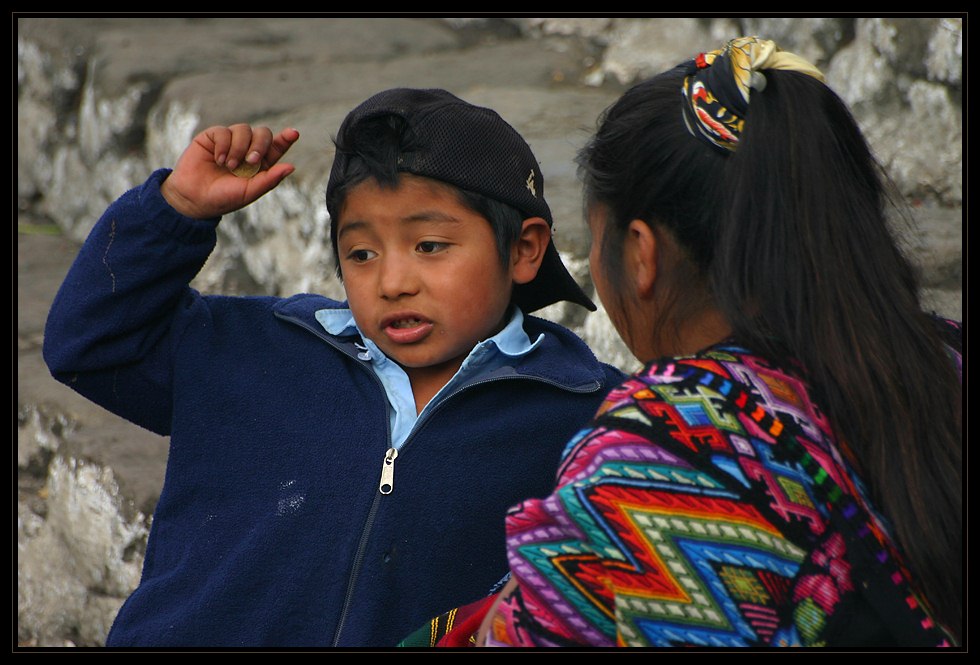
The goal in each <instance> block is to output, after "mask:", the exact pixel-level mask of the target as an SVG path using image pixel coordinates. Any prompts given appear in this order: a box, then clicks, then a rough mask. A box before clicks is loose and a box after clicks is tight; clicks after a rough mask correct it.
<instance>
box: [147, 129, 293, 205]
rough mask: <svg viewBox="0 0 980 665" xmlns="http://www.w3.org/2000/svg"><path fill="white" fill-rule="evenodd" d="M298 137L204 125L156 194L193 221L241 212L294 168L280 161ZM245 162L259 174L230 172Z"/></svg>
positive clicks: (257, 130) (262, 130)
mask: <svg viewBox="0 0 980 665" xmlns="http://www.w3.org/2000/svg"><path fill="white" fill-rule="evenodd" d="M297 139H299V132H297V131H296V130H295V129H284V130H282V131H281V132H280V133H279V134H278V135H277V136H275V137H274V136H273V135H272V130H270V129H269V128H268V127H252V126H250V125H246V124H239V125H232V126H230V127H220V126H216V127H209V128H208V129H205V130H204V131H203V132H201V133H200V134H198V135H197V136H195V137H194V140H193V141H192V142H191V144H190V146H188V147H187V149H186V150H185V151H184V154H182V155H181V156H180V159H178V160H177V165H176V166H175V167H174V170H173V172H172V173H171V174H170V175H169V176H168V177H167V179H166V180H164V181H163V184H162V185H161V186H160V192H161V193H162V194H163V197H164V198H165V199H166V200H167V202H168V203H169V204H170V205H171V206H172V207H173V208H174V209H175V210H177V212H179V213H180V214H182V215H184V216H186V217H193V218H196V219H209V218H212V217H220V216H221V215H224V214H226V213H229V212H232V211H235V210H238V209H239V208H244V207H245V206H247V205H248V204H250V203H252V202H253V201H255V200H256V199H258V198H259V197H261V196H262V195H263V194H265V193H266V192H268V191H270V190H272V189H274V188H275V187H276V186H277V185H278V184H279V183H280V182H282V180H283V179H284V178H285V177H286V176H288V175H289V174H290V173H292V172H293V171H294V170H295V169H294V167H293V165H292V164H280V163H279V159H280V158H281V157H282V156H283V155H284V154H285V153H286V151H287V150H289V148H290V146H292V144H293V143H295V142H296V140H297ZM245 163H248V164H253V165H254V164H258V165H259V167H260V170H259V172H258V173H256V174H255V175H254V176H252V177H250V178H248V177H239V176H236V175H235V174H234V173H232V169H234V168H236V167H238V166H239V165H242V164H245Z"/></svg>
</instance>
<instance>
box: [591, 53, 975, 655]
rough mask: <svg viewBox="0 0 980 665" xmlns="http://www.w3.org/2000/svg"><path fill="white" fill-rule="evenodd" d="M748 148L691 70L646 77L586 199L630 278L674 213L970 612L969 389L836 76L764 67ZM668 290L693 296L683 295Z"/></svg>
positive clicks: (950, 593) (610, 253) (957, 613)
mask: <svg viewBox="0 0 980 665" xmlns="http://www.w3.org/2000/svg"><path fill="white" fill-rule="evenodd" d="M764 74H765V77H766V79H767V86H766V88H765V90H764V91H763V92H756V91H753V94H752V98H751V101H750V104H749V111H748V114H747V115H746V118H745V129H744V131H743V134H742V137H741V140H740V143H739V147H738V149H737V151H735V152H734V153H725V154H723V153H722V151H720V150H718V149H716V148H713V147H711V146H709V145H707V144H706V143H703V142H702V141H700V140H698V139H696V138H694V137H693V136H692V135H691V134H690V133H689V132H688V131H687V129H686V127H685V125H684V121H683V119H682V110H681V103H682V95H681V92H680V90H681V81H682V77H683V72H682V70H680V69H676V70H672V71H669V72H665V73H664V74H661V75H660V76H657V77H654V78H653V79H650V80H648V81H645V82H643V83H640V84H638V85H637V86H635V87H634V88H632V89H631V90H629V91H627V92H626V93H625V94H624V95H623V96H622V97H621V98H620V100H619V101H617V102H616V103H615V104H614V105H613V106H612V107H610V108H609V109H607V111H606V112H605V113H604V114H603V117H602V118H600V123H599V129H598V131H597V132H596V134H595V135H594V136H593V138H592V140H591V141H590V142H589V143H588V144H587V145H586V147H585V148H583V150H582V151H581V152H580V154H579V158H578V162H579V167H580V172H581V174H582V176H583V180H584V184H585V196H586V205H587V206H593V205H601V206H602V207H603V208H604V209H605V210H606V211H607V213H608V214H607V220H608V221H607V226H606V230H605V234H604V238H605V242H604V246H603V248H602V251H603V252H604V254H603V258H604V261H603V264H604V265H605V266H607V267H610V269H609V271H608V272H609V273H610V274H608V275H606V277H607V279H608V280H609V281H610V283H612V284H613V285H615V284H617V283H618V280H619V279H620V278H621V277H622V276H621V275H617V273H616V270H615V267H616V266H619V265H621V262H620V261H618V260H617V259H616V257H618V256H621V251H622V242H623V238H624V232H625V229H626V226H627V225H628V224H629V222H630V221H631V220H633V219H642V220H644V221H645V222H647V223H648V224H651V225H653V224H664V225H666V226H667V227H668V228H669V229H670V230H671V231H672V232H673V233H674V235H675V237H676V238H677V239H678V241H679V242H680V243H681V245H682V246H683V247H684V248H685V249H686V251H687V252H688V254H689V256H690V258H691V260H692V261H693V262H694V263H695V264H696V265H697V266H698V269H699V272H700V274H701V276H702V277H703V283H704V284H705V285H707V288H708V289H710V292H711V293H712V295H713V297H714V303H715V305H716V306H717V307H719V308H721V310H722V311H723V313H724V314H725V315H726V317H727V319H728V322H729V323H730V324H731V326H732V329H733V331H734V334H735V337H736V338H737V339H738V340H739V342H741V343H743V344H745V345H746V346H748V347H749V348H751V349H753V350H754V351H756V352H759V353H761V354H763V355H765V356H767V357H769V358H770V359H771V360H772V361H773V362H776V363H780V364H782V365H784V366H785V365H786V364H787V363H793V362H798V363H800V364H801V365H802V367H803V368H805V372H806V377H807V379H808V383H809V385H810V388H811V391H812V395H813V397H814V399H815V400H816V401H817V403H818V404H819V405H821V407H822V408H823V409H824V410H825V411H826V413H827V415H828V417H829V420H830V422H831V424H832V426H833V428H834V430H835V433H836V434H837V436H838V437H839V439H840V441H841V442H842V443H843V444H845V445H846V446H847V447H849V449H850V450H851V451H852V453H853V455H854V456H855V458H856V460H857V464H858V467H859V472H860V473H861V476H862V477H863V478H864V479H865V482H866V484H867V485H868V487H869V489H870V491H871V493H872V499H873V501H874V502H875V503H876V505H877V506H878V507H879V509H881V510H882V511H883V512H884V514H885V515H886V516H887V518H888V519H889V521H890V522H891V524H892V525H893V528H894V534H895V537H896V539H897V541H898V544H899V547H900V548H901V549H902V552H903V553H904V555H905V557H906V559H907V563H908V565H909V566H910V568H911V570H912V571H913V574H914V577H915V579H916V580H917V584H918V585H919V587H920V590H921V592H922V593H923V594H924V595H925V597H926V598H927V599H928V601H929V603H930V605H931V607H932V609H933V611H934V614H935V615H936V617H937V618H938V619H939V620H940V621H942V622H943V624H944V625H945V626H947V627H948V628H949V629H950V630H952V631H953V632H954V634H955V635H956V636H957V638H959V637H960V635H961V627H962V626H961V621H962V602H963V598H962V585H963V582H962V580H963V574H962V571H963V562H962V542H963V537H962V533H963V529H962V526H963V525H962V466H961V461H962V388H961V384H960V381H959V378H958V375H957V369H956V367H955V366H954V365H953V363H952V362H951V360H950V358H949V355H948V349H947V346H946V345H945V344H944V339H943V337H942V334H941V333H940V330H939V328H938V326H937V325H936V323H935V320H934V319H933V317H931V316H930V315H928V314H927V313H925V312H924V311H923V310H922V307H921V306H920V303H919V300H918V277H917V273H916V270H915V269H914V267H913V266H912V264H911V263H910V262H909V261H908V260H907V258H906V257H905V256H904V255H903V252H902V251H901V249H900V247H899V244H898V242H897V240H896V238H895V236H894V232H893V228H892V226H891V225H890V224H889V219H888V212H887V211H888V210H890V209H891V207H890V206H891V204H892V201H891V200H890V199H889V197H888V196H887V190H886V187H885V183H886V182H887V179H886V178H885V177H884V175H883V173H882V170H881V168H880V167H879V165H878V163H877V162H876V160H875V159H874V156H873V155H872V153H871V150H870V149H869V147H868V145H867V143H866V141H865V139H864V137H863V135H862V134H861V132H860V130H859V129H858V126H857V123H856V122H855V120H854V119H853V117H852V116H851V114H850V112H849V111H848V109H847V107H846V106H845V104H844V103H843V102H842V101H841V100H840V98H839V97H838V96H837V95H836V94H834V92H833V91H831V90H830V89H829V88H828V87H827V86H825V85H824V84H823V83H820V82H818V81H816V80H814V79H812V78H810V77H809V76H806V75H803V74H798V73H795V72H787V71H774V70H767V71H765V72H764ZM675 295H678V296H679V297H678V298H675V300H678V301H681V300H683V294H675Z"/></svg>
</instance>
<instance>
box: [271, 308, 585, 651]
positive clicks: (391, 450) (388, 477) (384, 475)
mask: <svg viewBox="0 0 980 665" xmlns="http://www.w3.org/2000/svg"><path fill="white" fill-rule="evenodd" d="M274 314H275V316H276V318H278V319H281V320H283V321H288V322H290V323H293V324H295V325H298V326H300V327H301V328H303V329H305V330H308V331H309V332H311V333H312V334H313V335H315V336H316V337H318V338H320V339H322V340H323V341H325V342H326V343H327V344H329V345H330V346H332V347H334V348H335V349H337V350H338V351H340V352H341V353H343V354H344V355H347V356H348V357H351V358H357V356H356V355H354V354H352V353H349V352H348V351H347V350H346V349H345V348H343V347H342V346H340V345H339V344H338V343H336V342H335V341H334V340H333V339H332V338H331V337H330V336H328V335H327V334H325V333H323V332H321V331H320V330H317V329H316V328H314V327H312V326H310V325H308V324H307V323H306V322H305V321H302V320H300V319H297V318H294V317H291V316H286V315H285V314H280V313H279V312H275V313H274ZM360 367H363V368H364V370H365V371H366V372H368V373H369V374H370V375H371V376H372V377H373V378H374V380H375V382H376V383H377V384H378V387H379V388H380V389H381V393H382V394H383V395H384V394H385V390H384V384H382V383H381V379H379V378H378V375H377V374H375V373H374V370H372V369H371V368H370V367H368V366H365V365H360ZM511 379H527V380H529V381H540V382H541V383H545V384H547V385H550V386H554V387H556V388H559V389H561V390H567V391H569V392H573V393H579V394H584V393H591V392H595V391H596V390H598V389H599V388H600V386H601V385H602V384H601V383H600V382H599V381H596V382H595V383H594V384H593V385H592V386H591V387H588V388H570V387H568V386H566V385H564V384H561V383H559V382H557V381H552V380H550V379H545V378H542V377H537V376H524V375H521V376H518V375H508V376H497V377H490V378H486V379H481V380H479V381H474V382H472V383H466V384H464V385H462V386H460V387H459V388H457V389H456V390H454V391H453V392H451V393H450V394H448V395H446V397H445V398H444V399H442V400H441V401H440V402H439V403H438V404H436V405H435V407H433V409H432V411H430V412H429V413H428V414H426V416H425V418H424V419H422V420H419V421H418V422H416V423H415V427H413V428H412V431H411V432H410V433H409V435H408V438H406V439H405V442H404V443H403V444H402V446H401V449H402V452H403V453H404V450H405V448H406V447H408V445H409V444H410V443H411V442H412V440H413V439H414V438H415V435H416V433H418V431H419V430H421V429H422V427H423V426H424V425H425V424H426V423H427V422H428V421H429V420H431V418H432V415H433V414H434V413H436V412H438V411H439V410H440V409H441V408H442V407H443V406H444V405H445V404H446V402H448V401H449V400H451V399H452V398H453V397H455V396H456V395H458V394H460V393H461V392H463V391H464V390H469V389H470V388H474V387H476V386H480V385H484V384H487V383H494V382H496V381H507V380H511ZM389 408H390V407H389V406H388V400H387V398H386V399H385V418H386V420H385V431H386V432H387V444H388V446H387V449H386V450H385V455H384V459H383V460H382V465H381V481H380V484H379V486H378V494H376V495H375V498H374V501H372V502H371V510H370V511H369V512H368V516H367V519H366V520H365V521H364V527H363V528H362V530H361V537H360V539H359V540H358V541H357V550H356V551H355V552H354V562H353V565H352V566H351V573H350V577H349V578H348V579H347V591H346V593H345V594H344V604H343V607H342V608H341V611H340V618H339V619H338V620H337V628H336V630H335V631H334V637H333V642H332V646H335V647H336V646H339V645H340V636H341V633H342V632H343V629H344V624H345V623H346V621H347V615H348V614H349V613H350V607H351V604H352V601H353V598H354V589H355V587H356V586H357V578H358V577H359V576H360V572H361V566H362V565H363V563H364V552H365V550H366V549H367V543H368V539H369V536H370V534H371V529H372V527H373V526H374V519H375V515H376V514H377V512H378V507H379V504H380V501H381V497H382V496H387V495H388V494H391V493H392V491H394V477H395V458H397V457H398V454H399V453H398V451H397V450H396V449H395V447H394V446H393V445H392V443H391V429H390V427H389V425H388V422H389V421H390V419H391V416H390V414H389Z"/></svg>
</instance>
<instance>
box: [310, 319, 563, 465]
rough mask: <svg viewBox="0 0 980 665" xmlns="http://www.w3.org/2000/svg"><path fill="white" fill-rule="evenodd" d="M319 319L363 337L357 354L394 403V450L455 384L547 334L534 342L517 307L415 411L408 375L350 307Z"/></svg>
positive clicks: (336, 330)
mask: <svg viewBox="0 0 980 665" xmlns="http://www.w3.org/2000/svg"><path fill="white" fill-rule="evenodd" d="M316 320H317V321H318V322H319V323H320V325H321V326H323V328H324V330H326V331H327V332H328V333H330V334H331V335H336V336H342V335H358V336H360V338H361V341H362V342H363V344H358V345H357V348H358V349H361V352H360V354H358V356H357V357H358V358H359V359H361V360H363V361H365V362H368V361H370V363H371V369H373V370H374V373H375V374H376V375H377V376H378V378H379V379H381V385H383V386H384V389H385V394H386V395H387V397H388V403H389V404H390V405H391V419H390V422H389V423H388V426H389V428H390V431H391V445H392V446H393V447H394V448H395V449H398V448H401V445H402V444H403V443H405V440H406V439H407V438H408V435H409V434H411V433H412V429H413V428H414V427H415V423H417V422H418V420H419V418H421V417H422V416H423V415H425V414H426V413H427V412H428V411H431V410H432V409H433V408H435V406H436V404H438V403H439V402H441V401H442V400H443V399H445V398H446V397H447V396H448V395H450V394H452V392H453V390H454V389H455V388H456V387H458V386H460V385H462V384H463V383H465V382H467V381H470V380H471V379H474V378H476V377H478V376H481V375H483V374H487V373H489V372H491V371H493V370H495V369H497V368H499V367H504V366H506V365H509V364H511V363H513V362H514V361H515V360H516V359H517V358H521V357H522V356H525V355H527V354H528V353H530V352H531V351H533V350H534V349H536V348H537V347H538V345H540V344H541V340H542V339H543V338H544V333H541V334H540V335H538V338H537V339H536V340H534V342H533V343H532V342H531V339H530V338H529V337H528V336H527V333H526V332H524V314H523V313H522V312H521V310H520V308H519V307H514V313H513V315H512V316H511V318H510V321H508V323H507V325H506V326H504V329H503V330H501V331H500V332H499V333H497V334H496V335H494V336H493V337H490V338H489V339H485V340H483V341H482V342H480V343H479V344H477V345H476V346H474V347H473V350H472V351H470V353H469V355H468V356H466V359H465V360H463V364H462V365H460V367H459V369H458V370H457V371H456V374H454V375H453V378H451V379H450V380H449V382H448V383H446V385H444V386H443V387H442V388H441V389H440V390H439V392H438V393H436V394H435V396H434V397H433V398H432V399H431V400H430V401H429V403H428V404H426V405H425V408H423V409H422V412H421V413H416V411H415V394H414V393H413V392H412V384H411V382H410V381H409V379H408V374H406V373H405V370H404V369H402V368H401V366H400V365H399V364H398V363H396V362H394V361H393V360H391V359H390V358H388V356H386V355H385V354H384V353H383V352H382V351H381V349H379V348H378V346H377V345H376V344H375V343H374V342H372V341H371V340H370V339H368V338H367V337H365V336H364V335H363V334H362V333H361V331H360V329H359V328H358V327H357V324H356V323H355V322H354V315H353V314H351V311H350V310H349V309H321V310H319V311H317V313H316Z"/></svg>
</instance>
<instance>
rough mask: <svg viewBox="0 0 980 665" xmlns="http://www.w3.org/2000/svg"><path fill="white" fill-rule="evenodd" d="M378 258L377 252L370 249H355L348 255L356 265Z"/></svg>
mask: <svg viewBox="0 0 980 665" xmlns="http://www.w3.org/2000/svg"><path fill="white" fill-rule="evenodd" d="M375 256H377V254H376V253H375V252H372V251H371V250H370V249H355V250H353V251H352V252H350V253H349V254H348V255H347V258H348V259H350V260H351V261H353V262H354V263H363V262H364V261H368V260H370V259H372V258H374V257H375Z"/></svg>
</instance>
